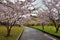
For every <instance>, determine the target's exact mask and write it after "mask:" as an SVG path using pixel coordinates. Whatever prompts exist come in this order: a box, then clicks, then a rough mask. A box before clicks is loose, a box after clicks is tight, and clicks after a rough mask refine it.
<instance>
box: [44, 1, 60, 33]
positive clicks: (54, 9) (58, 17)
mask: <svg viewBox="0 0 60 40" xmlns="http://www.w3.org/2000/svg"><path fill="white" fill-rule="evenodd" d="M43 2H44V5H45V6H46V7H47V8H48V14H49V19H50V20H51V21H52V22H53V24H54V26H55V28H56V32H58V30H59V27H60V23H59V22H60V0H43Z"/></svg>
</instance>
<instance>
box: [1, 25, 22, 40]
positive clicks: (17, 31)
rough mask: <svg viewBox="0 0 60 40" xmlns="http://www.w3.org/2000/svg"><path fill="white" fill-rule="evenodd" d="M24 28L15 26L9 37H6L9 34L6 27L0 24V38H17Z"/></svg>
mask: <svg viewBox="0 0 60 40" xmlns="http://www.w3.org/2000/svg"><path fill="white" fill-rule="evenodd" d="M22 30H23V28H22V27H18V26H13V27H12V30H11V35H10V36H9V37H5V36H6V34H7V31H6V27H5V26H0V40H16V39H17V37H18V36H19V34H20V33H21V32H22Z"/></svg>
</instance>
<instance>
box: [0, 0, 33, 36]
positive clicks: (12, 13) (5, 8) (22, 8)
mask: <svg viewBox="0 0 60 40" xmlns="http://www.w3.org/2000/svg"><path fill="white" fill-rule="evenodd" d="M29 2H30V3H32V0H29V1H28V0H25V1H19V0H16V1H11V0H0V23H1V24H3V25H5V26H6V28H7V36H9V35H10V32H11V28H12V27H13V26H14V25H15V24H18V25H22V21H23V17H22V16H23V15H25V14H27V13H29V12H30V11H29V9H28V8H27V5H28V3H29Z"/></svg>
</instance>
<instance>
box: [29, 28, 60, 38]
mask: <svg viewBox="0 0 60 40" xmlns="http://www.w3.org/2000/svg"><path fill="white" fill-rule="evenodd" d="M30 28H34V27H30ZM34 29H37V28H34ZM37 30H39V31H41V32H43V33H46V34H49V35H51V36H53V37H56V38H59V39H60V36H57V35H53V34H50V33H48V32H46V31H43V30H40V29H37Z"/></svg>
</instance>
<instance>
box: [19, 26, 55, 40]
mask: <svg viewBox="0 0 60 40" xmlns="http://www.w3.org/2000/svg"><path fill="white" fill-rule="evenodd" d="M19 40H56V39H55V38H53V37H51V36H49V35H47V34H45V33H43V32H41V31H39V30H36V29H33V28H29V27H24V32H23V34H22V36H21V38H19Z"/></svg>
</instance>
